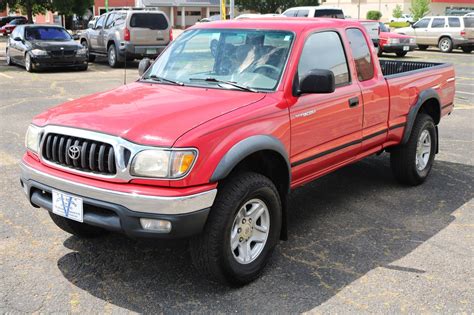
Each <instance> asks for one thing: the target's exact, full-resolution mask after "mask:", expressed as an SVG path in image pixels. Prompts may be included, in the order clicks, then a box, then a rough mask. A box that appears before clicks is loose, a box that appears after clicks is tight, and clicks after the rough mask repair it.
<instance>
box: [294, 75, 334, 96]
mask: <svg viewBox="0 0 474 315" xmlns="http://www.w3.org/2000/svg"><path fill="white" fill-rule="evenodd" d="M335 89H336V83H335V79H334V73H333V72H332V71H331V70H322V69H314V70H311V71H309V72H308V73H307V74H305V76H304V77H303V78H302V79H301V81H300V86H299V89H298V95H301V94H306V93H332V92H334V90H335Z"/></svg>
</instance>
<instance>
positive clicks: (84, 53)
mask: <svg viewBox="0 0 474 315" xmlns="http://www.w3.org/2000/svg"><path fill="white" fill-rule="evenodd" d="M76 54H77V55H86V54H87V48H85V47H82V48H79V49H78V50H77V52H76Z"/></svg>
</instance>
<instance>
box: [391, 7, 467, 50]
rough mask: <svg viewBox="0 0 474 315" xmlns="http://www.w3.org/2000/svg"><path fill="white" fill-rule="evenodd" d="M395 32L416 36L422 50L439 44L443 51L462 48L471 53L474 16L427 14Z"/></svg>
mask: <svg viewBox="0 0 474 315" xmlns="http://www.w3.org/2000/svg"><path fill="white" fill-rule="evenodd" d="M395 32H396V33H399V34H405V35H411V36H414V37H416V43H417V44H418V48H419V49H420V50H425V49H427V48H428V46H437V47H438V48H439V49H440V50H441V51H442V52H451V51H452V50H453V49H454V48H461V49H462V50H463V51H464V52H465V53H470V52H471V51H472V50H473V49H474V17H467V16H466V17H462V16H432V17H430V16H427V17H424V18H422V19H421V20H419V21H418V22H416V23H415V24H413V25H412V26H411V27H404V28H399V29H396V30H395Z"/></svg>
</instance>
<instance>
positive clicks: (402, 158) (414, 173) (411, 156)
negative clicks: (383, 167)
mask: <svg viewBox="0 0 474 315" xmlns="http://www.w3.org/2000/svg"><path fill="white" fill-rule="evenodd" d="M423 130H427V131H428V132H429V135H430V137H431V153H430V156H429V160H428V163H427V165H426V167H425V168H424V169H423V170H422V171H420V170H418V168H417V166H416V152H417V145H418V139H419V138H420V135H421V133H422V132H423ZM437 139H438V138H437V136H436V127H435V124H434V122H433V118H431V116H429V115H427V114H424V113H420V114H418V116H417V118H416V120H415V123H414V125H413V129H412V131H411V134H410V138H409V139H408V142H407V143H406V144H403V145H400V146H398V147H395V148H393V149H392V150H391V153H390V166H391V168H392V172H393V175H394V176H395V178H396V179H397V181H399V182H400V183H401V184H405V185H410V186H416V185H420V184H421V183H423V182H424V181H425V180H426V178H427V177H428V175H429V173H430V171H431V167H432V166H433V162H434V158H435V152H436V148H437V143H436V141H437Z"/></svg>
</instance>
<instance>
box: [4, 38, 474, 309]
mask: <svg viewBox="0 0 474 315" xmlns="http://www.w3.org/2000/svg"><path fill="white" fill-rule="evenodd" d="M387 57H388V58H394V57H390V55H387ZM406 59H407V60H419V61H438V62H451V63H454V64H455V67H456V79H457V81H456V88H457V93H456V99H455V111H454V113H453V114H452V115H451V116H449V117H447V118H445V119H443V121H442V123H441V125H440V153H439V155H438V156H437V159H436V162H435V165H434V168H433V170H432V174H431V177H430V178H429V179H428V181H427V182H426V183H425V184H424V185H422V186H419V187H415V188H406V187H402V186H400V185H398V184H397V183H396V182H395V180H394V178H393V177H392V175H391V172H390V168H389V157H388V155H387V154H382V155H381V156H377V157H372V158H369V159H366V160H364V161H362V162H359V163H356V164H353V165H351V166H349V167H346V168H344V169H341V170H339V171H337V172H335V173H333V174H331V175H328V176H325V177H323V178H321V179H319V180H318V181H316V182H314V183H312V184H309V185H306V186H305V187H302V188H300V189H298V190H296V191H295V192H294V193H293V194H292V197H291V200H290V217H289V235H290V239H289V240H288V241H286V242H281V243H280V246H279V247H278V248H277V250H276V251H275V254H274V256H273V258H272V260H271V262H270V264H269V266H268V268H267V269H266V272H265V273H264V274H263V276H262V277H261V278H260V279H259V280H257V281H255V282H254V283H252V284H250V285H248V286H245V287H243V288H228V287H223V286H220V285H217V284H214V283H210V282H207V281H206V280H205V279H203V278H201V277H200V276H199V275H198V274H197V273H196V272H195V271H194V270H193V269H192V268H191V265H190V258H189V256H188V254H187V251H186V246H187V244H186V243H185V242H173V243H167V242H153V243H152V242H144V241H134V240H129V239H126V238H124V237H122V236H120V235H114V234H111V235H108V236H106V237H104V238H101V239H94V240H80V239H78V238H76V237H73V236H70V235H68V234H67V233H65V232H62V231H61V230H59V229H58V228H57V227H56V226H55V225H54V224H53V223H52V222H51V221H50V218H49V216H48V214H47V212H46V211H45V210H42V209H35V208H32V207H31V206H30V205H29V203H28V202H27V201H26V199H25V197H24V194H23V192H22V190H21V187H20V185H19V161H20V158H21V156H22V154H23V152H24V145H23V143H24V133H25V131H26V128H27V126H28V124H29V122H30V120H31V118H32V117H33V116H35V115H36V114H38V113H40V112H42V111H44V110H46V109H48V108H51V107H53V106H56V105H59V104H61V103H63V102H65V101H68V100H71V99H77V98H79V97H81V96H85V95H88V94H91V93H94V92H99V91H104V90H108V89H112V88H114V87H118V86H120V85H122V84H123V82H124V77H126V78H127V81H128V82H130V81H133V80H135V79H136V78H137V77H138V74H137V64H136V63H134V64H131V65H129V67H128V69H127V71H126V73H125V71H124V70H123V69H110V68H109V67H108V66H107V65H106V62H105V60H104V61H99V62H98V63H93V64H90V67H89V70H88V71H87V72H76V71H48V72H44V73H32V74H31V73H27V72H26V71H25V70H24V69H23V68H20V67H8V66H6V65H5V41H4V40H0V126H1V133H0V170H1V171H0V174H1V177H0V187H2V188H1V190H0V200H1V203H0V287H1V290H0V313H6V312H18V313H32V312H38V313H52V312H60V313H65V312H74V313H86V314H87V313H126V312H142V313H184V312H186V313H188V312H199V313H210V312H212V313H216V312H219V313H231V312H236V313H237V312H246V313H275V312H278V313H299V312H305V311H311V312H315V313H353V312H358V313H360V312H372V313H374V312H375V313H422V312H423V313H427V312H429V313H461V312H464V313H472V312H473V311H474V286H473V283H474V268H473V266H474V202H473V197H474V189H473V185H474V181H473V179H474V154H473V152H474V124H473V121H474V75H473V73H474V54H463V53H461V52H455V53H452V54H442V53H440V52H438V51H437V50H436V49H432V50H428V51H426V52H420V51H416V52H413V53H409V54H408V56H407V58H406Z"/></svg>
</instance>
